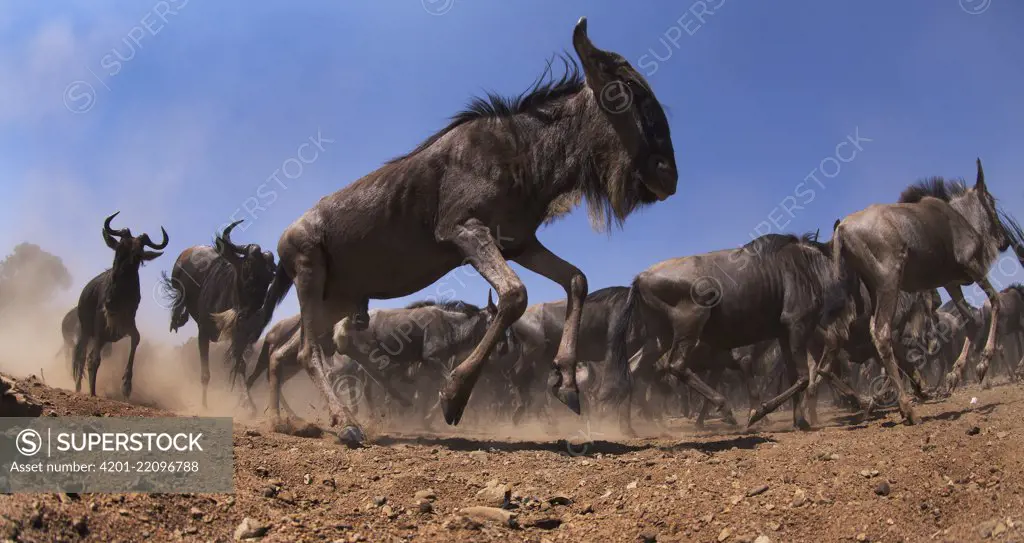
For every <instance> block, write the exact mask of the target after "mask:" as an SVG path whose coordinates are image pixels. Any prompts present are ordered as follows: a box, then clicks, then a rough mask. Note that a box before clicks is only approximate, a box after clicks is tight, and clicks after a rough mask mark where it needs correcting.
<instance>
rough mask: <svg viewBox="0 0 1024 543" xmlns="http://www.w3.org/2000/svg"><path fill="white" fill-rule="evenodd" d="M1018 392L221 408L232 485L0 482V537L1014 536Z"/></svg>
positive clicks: (100, 408) (71, 407)
mask: <svg viewBox="0 0 1024 543" xmlns="http://www.w3.org/2000/svg"><path fill="white" fill-rule="evenodd" d="M17 389H18V391H19V392H20V393H22V394H24V395H25V397H27V398H28V399H29V401H31V402H34V403H37V404H39V405H41V406H42V407H43V409H44V413H43V415H44V416H67V415H96V416H115V417H124V416H140V415H144V416H163V415H166V416H173V415H174V413H171V412H168V411H161V410H159V409H155V408H150V407H142V406H137V405H130V404H126V403H123V402H119V401H114V400H109V399H104V398H90V397H87V396H84V395H78V394H74V393H71V392H68V391H66V390H63V389H60V388H51V387H49V386H46V385H45V384H43V383H41V382H40V381H39V380H37V379H34V378H28V379H21V380H18V381H17ZM973 397H976V398H977V401H976V402H975V403H973V404H972V403H971V400H972V398H973ZM1022 400H1024V390H1022V389H1021V388H1019V387H1017V386H1014V385H1002V386H996V387H995V388H993V389H991V390H987V391H982V390H978V389H970V388H969V389H966V390H963V391H961V392H959V393H957V394H955V395H954V396H953V397H951V398H949V399H947V400H945V401H942V402H935V403H928V404H924V405H920V406H919V407H918V409H919V410H920V415H921V418H922V420H923V423H922V424H920V425H918V426H913V427H908V426H904V425H902V424H897V423H896V416H897V415H896V414H895V413H882V414H880V415H879V416H878V417H877V418H875V419H873V420H870V421H868V422H864V423H860V422H858V421H856V420H851V419H850V418H848V417H846V418H844V417H840V416H838V415H839V414H837V413H835V412H830V413H829V414H830V415H831V417H828V418H825V419H824V420H826V421H827V423H826V424H825V426H824V427H823V428H820V429H818V430H816V431H812V432H797V431H790V430H788V428H787V426H788V421H790V420H791V419H790V414H789V413H788V412H786V411H783V412H778V413H775V414H774V415H773V416H772V418H771V420H770V421H769V426H766V427H762V428H761V429H760V430H759V431H756V432H750V433H743V432H735V431H730V430H729V429H728V428H726V427H723V426H715V424H718V423H717V421H715V422H713V423H712V425H711V426H709V428H708V430H707V431H706V432H699V433H698V432H696V431H694V430H693V429H692V428H690V427H688V426H686V425H684V424H683V423H680V424H679V425H677V426H675V427H673V428H671V429H670V431H669V432H667V433H666V432H662V433H661V437H656V438H648V439H633V440H614V441H605V440H603V439H602V437H601V436H600V435H599V434H596V433H593V432H592V433H591V435H590V436H589V437H590V439H592V440H593V441H591V442H588V441H587V439H586V437H587V436H586V430H585V429H583V431H581V432H580V433H579V436H582V437H578V438H576V439H569V440H568V441H559V440H558V439H557V438H548V439H533V440H529V439H522V438H516V437H511V436H510V435H503V434H509V432H504V431H502V430H501V429H500V428H499V429H497V430H494V431H492V432H491V433H490V434H489V435H485V434H482V433H479V434H477V433H468V431H467V430H466V429H463V428H462V427H459V428H456V429H452V431H450V434H449V435H446V436H439V437H422V436H420V437H416V436H412V435H408V434H398V433H376V434H371V437H372V440H373V441H372V443H371V444H370V445H369V446H368V447H366V448H362V449H348V448H345V447H342V446H341V445H338V444H336V443H335V442H334V440H333V438H332V436H330V435H328V436H326V437H324V438H321V439H303V438H297V437H291V436H285V435H280V434H274V433H271V432H269V431H268V428H267V427H266V425H265V423H262V424H261V423H260V422H259V421H251V422H236V425H235V432H234V446H235V485H236V491H235V493H234V494H233V495H228V494H218V495H145V494H128V495H101V494H92V495H89V494H82V495H71V496H68V495H53V494H17V495H3V496H0V540H2V539H3V538H8V539H11V540H15V541H79V540H87V541H179V540H184V541H230V540H232V539H233V538H234V534H235V531H236V528H237V527H238V526H239V524H240V523H242V522H243V519H245V518H247V517H248V518H249V519H251V522H252V523H253V524H254V525H258V526H257V527H262V528H264V529H266V532H265V535H264V536H263V538H262V540H263V541H532V542H542V541H552V542H554V541H643V540H646V541H719V542H740V541H748V542H752V541H755V540H756V541H758V542H759V543H764V542H767V541H776V542H778V541H984V540H997V541H1024V495H1022V489H1024V474H1022V462H1024V455H1022V454H1021V450H1022V444H1024V417H1022V416H1021V415H1022V414H1024V404H1022ZM576 424H577V425H579V422H578V421H576ZM567 435H571V433H569V434H567ZM488 484H490V490H489V491H485V492H484V493H483V495H481V494H479V493H480V492H481V490H484V489H486V488H487V487H488ZM501 485H506V486H507V489H508V490H509V491H510V492H511V494H510V497H509V498H508V503H507V504H506V511H508V512H509V513H511V515H509V514H508V513H505V516H510V517H511V519H510V520H507V519H505V518H503V517H502V516H501V515H502V513H500V512H495V511H494V510H489V514H490V515H498V517H497V518H496V519H495V520H488V518H481V517H478V516H475V515H474V514H471V513H463V512H462V509H463V508H467V507H472V506H480V505H483V506H486V505H501V502H502V501H504V500H505V499H506V498H505V493H504V491H505V488H502V486H501ZM886 487H887V488H886ZM417 492H420V493H421V494H420V495H419V496H418V497H417ZM427 504H429V505H427ZM83 534H84V535H83Z"/></svg>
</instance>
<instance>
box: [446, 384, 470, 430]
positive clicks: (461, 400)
mask: <svg viewBox="0 0 1024 543" xmlns="http://www.w3.org/2000/svg"><path fill="white" fill-rule="evenodd" d="M468 399H469V398H466V397H464V395H463V394H461V391H456V393H455V394H454V395H453V397H452V398H450V399H449V398H446V397H445V395H444V393H443V392H442V393H441V412H442V413H444V421H445V422H446V423H448V425H449V426H458V425H459V421H461V420H462V414H463V413H464V412H465V411H466V401H467V400H468Z"/></svg>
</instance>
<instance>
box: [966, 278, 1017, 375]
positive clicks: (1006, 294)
mask: <svg viewBox="0 0 1024 543" xmlns="http://www.w3.org/2000/svg"><path fill="white" fill-rule="evenodd" d="M974 314H975V315H976V320H977V322H979V323H981V324H982V326H977V327H973V328H975V330H974V335H973V338H972V341H971V350H970V352H969V353H968V355H969V356H970V357H976V355H977V354H978V350H979V349H978V345H979V343H982V342H984V339H985V338H984V336H982V334H983V333H984V332H985V331H986V330H987V329H988V326H990V325H991V322H992V309H991V305H990V304H989V303H988V301H987V300H986V302H985V304H983V305H982V306H981V307H979V308H977V309H975V310H974ZM948 327H949V328H950V329H951V330H953V333H948V334H947V335H948V336H949V337H950V338H955V339H954V341H953V342H951V343H952V345H953V346H954V347H955V348H957V349H958V348H960V347H962V346H963V342H964V338H965V337H966V334H967V333H969V332H970V330H971V328H972V327H971V326H965V325H964V324H962V321H960V320H955V319H954V320H953V322H951V323H950V324H949V325H948ZM955 327H959V328H962V329H961V330H958V329H957V328H955ZM997 329H998V331H999V332H998V336H997V337H996V344H997V347H998V350H999V351H1001V356H996V357H995V358H994V359H993V360H994V361H999V362H1001V363H1002V364H1003V366H1004V368H1003V371H1004V372H1005V373H1006V374H1007V376H1008V377H1009V378H1010V380H1012V381H1016V380H1017V369H1018V367H1019V366H1020V362H1018V360H1021V359H1024V338H1022V336H1021V334H1022V333H1024V286H1022V285H1021V284H1020V283H1014V284H1012V285H1010V286H1009V287H1006V288H1004V289H1003V290H1001V291H1000V292H999V323H998V328H997ZM1007 347H1010V350H1009V351H1008V350H1007ZM956 352H959V350H957V351H956ZM1008 355H1012V356H1013V357H1012V358H1007V356H1008ZM947 356H948V352H947ZM1017 357H1020V358H1017ZM990 381H991V379H986V380H985V381H983V382H982V385H983V386H984V387H986V388H987V387H988V385H989V384H990V383H989V382H990Z"/></svg>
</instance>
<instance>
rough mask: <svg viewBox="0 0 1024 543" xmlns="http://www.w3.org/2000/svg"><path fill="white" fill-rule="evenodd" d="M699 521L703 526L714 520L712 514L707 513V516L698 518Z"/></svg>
mask: <svg viewBox="0 0 1024 543" xmlns="http://www.w3.org/2000/svg"><path fill="white" fill-rule="evenodd" d="M700 520H701V522H703V523H704V524H711V521H712V520H715V514H714V513H708V514H706V515H704V516H703V517H700Z"/></svg>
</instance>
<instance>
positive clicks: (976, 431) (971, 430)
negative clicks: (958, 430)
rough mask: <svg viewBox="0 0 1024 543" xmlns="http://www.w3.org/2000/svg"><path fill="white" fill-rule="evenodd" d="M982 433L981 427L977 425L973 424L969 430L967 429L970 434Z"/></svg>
mask: <svg viewBox="0 0 1024 543" xmlns="http://www.w3.org/2000/svg"><path fill="white" fill-rule="evenodd" d="M980 433H981V428H978V427H977V426H971V428H970V429H969V430H967V435H969V436H976V435H978V434H980Z"/></svg>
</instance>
